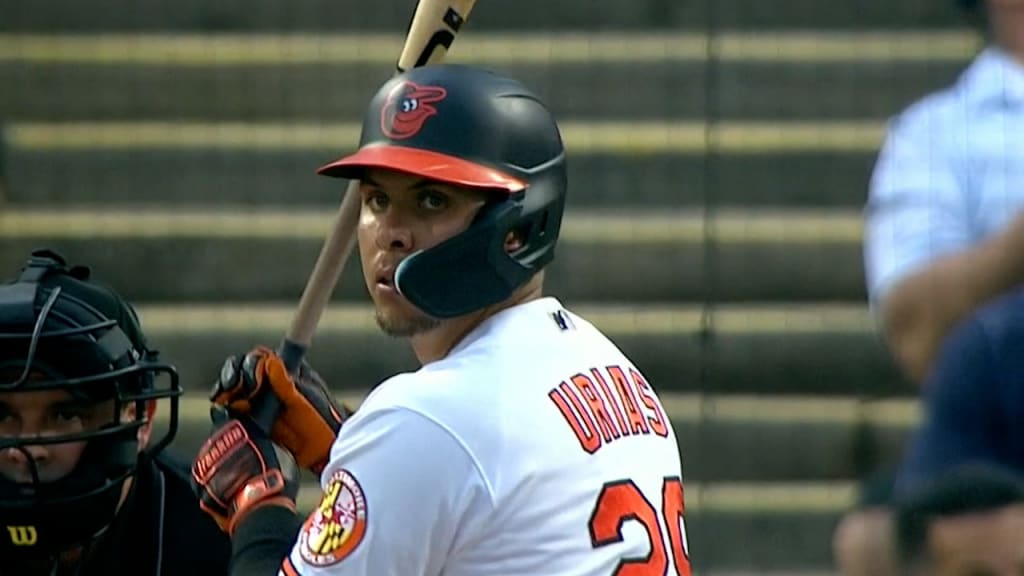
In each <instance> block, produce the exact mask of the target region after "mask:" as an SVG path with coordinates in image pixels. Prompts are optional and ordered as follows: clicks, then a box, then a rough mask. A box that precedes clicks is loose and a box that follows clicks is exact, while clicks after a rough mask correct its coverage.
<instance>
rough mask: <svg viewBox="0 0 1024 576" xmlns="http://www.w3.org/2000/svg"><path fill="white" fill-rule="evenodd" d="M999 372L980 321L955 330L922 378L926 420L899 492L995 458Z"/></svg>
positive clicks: (902, 472) (907, 457)
mask: <svg viewBox="0 0 1024 576" xmlns="http://www.w3.org/2000/svg"><path fill="white" fill-rule="evenodd" d="M997 372H998V370H997V368H996V366H995V364H994V363H993V357H992V350H991V345H990V342H989V339H988V335H987V332H986V331H985V329H984V325H983V324H982V323H981V322H979V321H977V319H972V320H970V321H968V322H967V323H965V324H963V325H961V326H960V327H959V328H958V329H957V330H955V331H954V332H953V334H952V335H951V336H950V338H949V339H948V340H947V342H946V345H945V346H944V347H943V350H942V353H941V356H940V358H939V362H938V364H937V365H936V368H935V370H934V372H933V374H932V376H931V378H930V379H929V381H928V382H926V385H925V386H926V387H925V399H924V409H925V415H924V420H923V422H922V425H921V428H920V430H919V431H918V432H917V434H916V435H915V437H914V438H913V440H912V441H911V443H910V446H909V448H908V450H907V453H906V454H905V457H904V460H903V463H902V464H901V468H900V471H899V474H898V477H897V481H896V493H897V496H903V495H906V494H908V493H909V492H912V491H913V490H914V489H915V488H917V487H919V486H921V485H922V484H923V483H925V482H928V481H931V480H932V479H934V478H936V477H938V476H939V475H941V474H943V473H944V472H947V471H950V470H952V469H954V468H956V467H958V466H960V465H963V464H968V463H971V462H975V461H989V460H992V459H993V458H995V456H996V454H995V452H996V450H997V449H998V446H999V444H1000V438H999V433H998V426H999V424H998V422H996V418H995V416H996V414H998V413H999V410H998V405H999V389H1000V386H999V384H1000V382H999V375H998V373H997Z"/></svg>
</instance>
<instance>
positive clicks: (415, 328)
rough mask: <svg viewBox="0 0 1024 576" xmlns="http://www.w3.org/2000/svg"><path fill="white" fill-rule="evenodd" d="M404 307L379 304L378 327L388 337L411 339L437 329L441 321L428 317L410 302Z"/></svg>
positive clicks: (377, 312)
mask: <svg viewBox="0 0 1024 576" xmlns="http://www.w3.org/2000/svg"><path fill="white" fill-rule="evenodd" d="M404 304H405V305H404V306H394V305H381V304H380V303H378V304H377V310H376V319H377V326H379V327H380V329H381V331H382V332H384V333H385V334H387V335H388V336H393V337H395V338H409V337H411V336H416V335H418V334H423V333H424V332H429V331H431V330H433V329H435V328H437V327H438V326H439V325H440V324H441V321H440V320H438V319H437V318H432V317H430V316H427V315H426V314H424V313H423V312H421V311H419V310H417V309H416V308H415V307H413V306H412V305H411V304H409V303H408V302H405V303H404Z"/></svg>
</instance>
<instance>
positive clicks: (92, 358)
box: [0, 251, 181, 564]
mask: <svg viewBox="0 0 1024 576" xmlns="http://www.w3.org/2000/svg"><path fill="white" fill-rule="evenodd" d="M89 276H90V271H89V269H88V268H85V267H82V266H75V267H68V266H67V265H66V264H65V262H64V260H63V259H62V258H61V257H60V256H59V255H57V254H55V253H53V252H50V251H37V252H34V253H32V256H31V257H30V258H29V259H28V262H27V263H26V265H25V266H24V268H23V269H22V270H21V273H20V274H19V275H18V277H17V278H16V279H15V280H14V281H13V282H9V283H7V284H3V285H0V399H2V400H3V402H0V404H2V410H3V411H4V414H0V456H2V457H3V458H4V460H3V461H2V462H0V526H5V527H6V529H5V530H4V532H2V533H0V557H3V558H4V561H5V562H13V563H16V564H17V563H18V562H30V561H31V562H32V563H37V562H40V561H46V560H47V559H51V561H55V560H52V559H54V558H56V557H57V556H58V555H59V553H60V552H61V551H63V550H67V549H70V548H73V547H76V546H81V545H88V544H89V543H90V542H91V541H92V540H93V539H94V538H95V537H96V536H97V535H98V534H101V533H102V532H104V531H105V530H106V529H107V527H108V526H109V525H110V524H111V523H112V522H113V520H114V518H115V516H116V514H117V511H118V504H119V502H120V499H121V493H122V486H123V484H124V481H125V480H126V479H127V478H129V477H131V476H132V475H134V474H135V472H136V470H137V468H138V465H139V459H140V457H142V456H140V450H139V448H140V446H139V437H138V432H139V429H140V428H141V427H142V426H144V425H145V423H146V420H145V418H146V410H145V403H146V402H148V401H150V400H155V399H160V398H169V399H171V410H170V426H169V428H168V429H167V431H166V433H165V434H164V435H163V437H162V438H160V439H158V440H157V441H156V442H154V444H152V445H150V446H149V447H148V448H147V450H146V451H144V452H143V454H144V455H153V454H155V453H156V452H158V451H160V450H161V449H162V448H164V447H165V446H166V445H167V444H168V443H169V442H170V441H171V440H172V438H173V437H174V434H175V431H176V427H177V417H178V405H177V400H178V396H179V395H180V394H181V389H180V386H179V385H178V377H177V373H176V372H175V370H174V368H173V367H172V366H170V365H167V364H162V363H160V362H159V361H158V357H157V353H156V352H155V351H153V350H150V349H149V348H148V346H147V345H146V341H145V339H144V337H143V334H142V329H141V327H140V326H139V322H138V319H137V317H136V315H135V311H134V310H133V309H132V308H131V306H130V305H129V304H128V303H127V302H125V301H124V300H122V299H121V298H120V297H119V296H118V295H117V294H116V293H115V292H114V291H113V290H111V289H109V288H107V287H106V286H103V285H101V284H97V283H95V282H91V281H90V279H89ZM51 390H61V391H66V392H67V396H68V398H69V399H70V400H68V402H72V403H73V404H74V405H76V406H95V405H99V403H104V402H109V401H111V400H112V401H113V408H112V409H111V411H110V412H109V413H108V412H106V411H104V412H103V413H102V415H97V416H96V417H97V418H106V420H97V421H95V422H91V424H90V425H89V426H85V425H75V426H71V425H69V424H62V425H60V426H55V429H54V430H53V431H52V435H49V434H44V433H41V432H40V431H39V430H32V429H22V426H21V425H20V424H19V422H18V418H17V415H15V414H10V413H7V411H8V410H10V408H9V404H8V403H10V402H13V401H14V395H17V394H20V393H26V392H38V391H51ZM130 406H134V408H135V417H134V418H131V419H127V418H124V415H125V414H126V412H125V409H126V408H128V407H130ZM77 418H78V416H75V417H71V416H65V417H62V419H61V420H60V422H62V423H63V422H70V421H72V420H73V419H77ZM69 443H76V444H77V443H82V444H84V448H83V450H82V452H81V455H80V456H79V457H78V460H77V462H75V463H74V464H73V466H74V467H73V468H72V469H71V470H70V471H69V472H62V473H60V474H51V473H50V471H49V470H47V469H45V465H46V461H39V462H37V461H36V458H37V456H34V455H33V452H34V451H36V450H38V449H39V448H40V447H42V448H45V447H48V446H52V445H56V444H69ZM16 452H20V453H21V455H22V457H21V458H20V460H21V461H22V462H24V464H18V465H15V464H14V460H12V457H13V456H15V455H16V454H15V453H16Z"/></svg>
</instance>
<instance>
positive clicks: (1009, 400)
mask: <svg viewBox="0 0 1024 576" xmlns="http://www.w3.org/2000/svg"><path fill="white" fill-rule="evenodd" d="M923 402H924V419H923V422H922V424H921V427H920V428H919V430H918V431H917V432H916V433H915V435H914V438H913V439H912V440H911V442H910V444H909V446H908V449H907V451H906V454H905V455H904V458H903V462H902V463H901V464H900V466H899V468H898V471H897V473H896V476H895V480H894V481H893V482H892V486H891V487H889V488H886V487H885V485H884V483H885V482H886V479H885V477H884V475H883V476H882V477H880V478H879V479H876V482H878V483H879V484H881V487H876V488H875V491H876V492H877V491H881V492H886V491H887V493H886V494H884V495H881V496H878V497H876V498H874V499H873V500H872V501H871V502H868V503H866V504H865V505H864V506H862V507H861V508H860V509H859V510H858V511H856V512H855V513H853V514H851V515H849V516H848V517H847V518H846V519H844V521H843V523H842V524H841V525H840V527H839V530H838V531H837V533H836V539H835V544H836V551H835V552H836V558H837V560H838V562H839V565H840V567H841V568H842V569H843V573H844V574H849V575H854V574H885V573H888V571H889V570H891V569H892V566H893V565H894V564H893V560H892V559H891V558H892V556H893V550H894V543H893V541H892V537H891V535H890V530H891V529H892V514H891V506H890V504H889V502H887V499H888V500H890V501H901V500H906V499H913V498H915V497H917V496H916V495H917V494H919V493H921V492H922V491H925V492H926V490H927V487H928V486H929V484H931V483H932V482H933V481H934V479H936V478H943V477H944V476H946V475H949V474H952V473H955V471H956V470H958V469H962V468H964V467H965V466H970V465H972V464H976V463H987V464H991V465H994V466H998V467H1000V468H1003V469H1005V470H1007V471H1009V472H1011V473H1013V474H1016V475H1020V476H1024V289H1019V290H1016V291H1014V292H1012V293H1010V294H1008V295H1006V296H1003V297H1001V298H999V299H997V300H995V301H994V302H992V303H990V304H988V305H986V306H984V307H983V308H982V309H981V310H979V311H978V312H976V313H975V314H973V315H972V316H971V317H970V318H968V319H967V320H966V321H964V322H962V323H961V324H960V325H959V326H958V327H956V328H955V329H954V330H953V333H952V334H951V335H950V336H949V337H948V338H947V339H946V341H945V343H944V345H943V347H942V349H941V352H940V354H939V356H938V360H937V363H936V365H935V367H934V368H933V369H932V371H931V372H930V375H929V378H928V380H927V381H926V385H925V390H924V396H923ZM1019 536H1020V538H1019V540H1018V541H1019V542H1020V543H1021V545H1020V546H1019V549H1020V550H1024V534H1020V535H1019ZM935 573H938V572H935ZM955 573H959V572H955ZM964 573H965V574H974V573H969V572H964ZM987 573H988V572H979V574H987ZM992 573H993V574H998V573H1000V572H992Z"/></svg>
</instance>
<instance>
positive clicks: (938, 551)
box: [928, 505, 1024, 576]
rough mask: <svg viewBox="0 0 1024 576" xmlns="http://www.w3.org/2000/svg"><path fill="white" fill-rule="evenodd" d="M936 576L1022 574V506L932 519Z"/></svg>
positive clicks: (931, 545) (929, 540) (931, 538)
mask: <svg viewBox="0 0 1024 576" xmlns="http://www.w3.org/2000/svg"><path fill="white" fill-rule="evenodd" d="M928 536H929V537H928V544H929V550H930V552H931V556H932V558H933V559H934V566H933V569H932V570H931V571H930V572H929V573H930V574H934V575H936V576H1024V505H1019V506H1011V507H1007V508H1003V509H1000V510H998V511H995V512H988V513H984V514H969V515H964V516H958V517H952V518H944V519H941V520H937V521H934V522H933V523H932V526H931V527H930V529H929V534H928Z"/></svg>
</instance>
